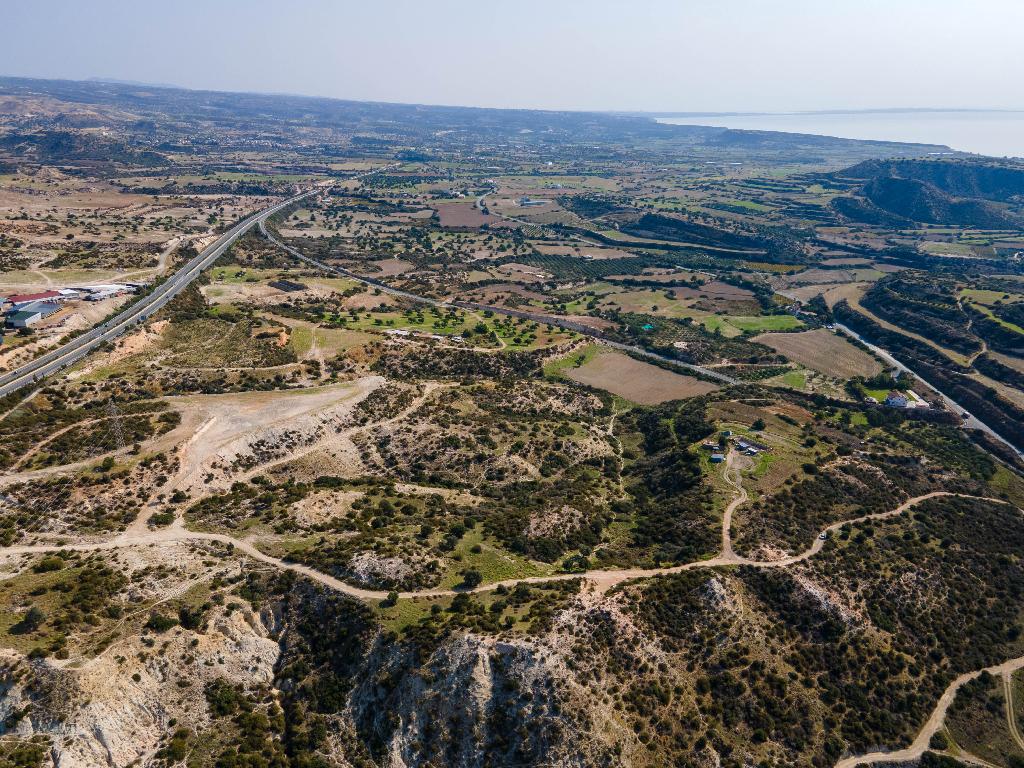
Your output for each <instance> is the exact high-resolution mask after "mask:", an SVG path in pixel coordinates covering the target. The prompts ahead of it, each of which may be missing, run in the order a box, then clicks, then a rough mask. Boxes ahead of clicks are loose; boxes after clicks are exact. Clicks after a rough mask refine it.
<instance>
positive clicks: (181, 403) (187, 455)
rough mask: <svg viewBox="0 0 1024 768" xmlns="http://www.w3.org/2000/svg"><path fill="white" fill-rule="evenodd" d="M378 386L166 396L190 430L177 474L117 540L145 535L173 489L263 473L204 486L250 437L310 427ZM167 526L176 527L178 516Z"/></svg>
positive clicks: (375, 380) (372, 380)
mask: <svg viewBox="0 0 1024 768" xmlns="http://www.w3.org/2000/svg"><path fill="white" fill-rule="evenodd" d="M383 384H384V379H383V377H381V376H366V377H363V378H361V379H356V380H354V381H350V382H344V383H342V384H336V385H330V386H326V387H321V388H318V389H313V390H310V389H304V390H300V391H295V392H290V391H286V392H243V393H237V394H229V395H201V396H195V395H193V396H187V397H182V398H168V401H169V402H171V403H172V404H173V405H174V406H175V407H176V408H177V409H178V410H179V411H181V412H182V413H185V414H188V422H189V427H187V429H188V430H189V431H192V430H194V431H192V434H191V435H189V437H188V438H187V439H186V440H184V442H181V443H180V444H179V446H178V448H177V450H176V453H177V457H178V471H177V472H175V474H174V475H173V476H172V477H171V478H169V479H168V480H167V482H166V483H164V484H163V485H162V486H161V487H160V488H159V489H157V491H156V492H155V493H154V494H153V495H152V496H151V497H150V499H149V501H148V503H147V505H146V511H145V513H144V514H141V515H139V516H138V517H137V518H136V519H135V520H134V521H133V522H132V524H131V525H130V526H129V527H128V529H127V530H126V531H125V532H124V533H123V534H122V540H125V541H131V540H133V537H134V536H136V535H139V534H144V533H146V532H147V531H148V523H149V519H150V517H152V515H153V514H154V513H155V512H157V511H158V510H159V509H160V507H161V506H162V504H161V500H160V497H161V496H164V497H166V496H169V495H170V494H172V493H173V492H174V491H176V490H195V489H200V493H199V494H198V497H201V496H204V495H208V494H209V493H210V492H213V491H216V490H219V489H220V486H221V485H223V484H224V483H227V482H228V480H231V481H233V480H236V479H239V478H240V477H244V476H247V475H254V474H258V473H260V472H263V471H265V470H266V469H267V467H268V466H271V465H272V464H273V463H274V462H271V463H270V464H260V465H259V466H257V467H256V468H254V469H252V470H251V471H249V472H238V473H229V474H228V475H227V476H226V477H225V478H222V481H223V482H221V483H220V484H217V483H213V484H211V483H207V482H206V477H207V474H208V473H210V474H212V471H211V470H212V468H213V465H214V464H215V463H217V462H221V463H223V462H225V461H227V462H229V461H230V459H231V458H233V457H234V456H237V455H239V454H241V453H244V452H245V451H246V450H247V449H248V447H249V445H250V444H251V441H252V440H253V439H256V438H258V437H261V436H270V435H272V434H273V430H275V429H278V428H281V427H283V426H284V425H286V424H287V425H292V426H301V427H303V428H309V429H314V428H315V427H316V425H317V423H319V422H320V421H321V420H323V419H326V418H329V417H330V415H331V414H333V413H335V412H337V411H338V410H339V409H342V408H348V407H352V406H354V405H355V403H356V402H358V401H359V400H361V399H362V398H364V397H366V395H368V394H370V392H372V391H373V390H375V389H377V388H378V387H380V386H382V385H383ZM306 422H308V423H306ZM200 437H202V438H203V439H202V440H200V439H199V438H200ZM332 437H333V435H332ZM318 442H319V441H318ZM172 527H174V528H178V529H180V528H181V520H180V518H179V519H177V520H175V522H174V524H173V526H172Z"/></svg>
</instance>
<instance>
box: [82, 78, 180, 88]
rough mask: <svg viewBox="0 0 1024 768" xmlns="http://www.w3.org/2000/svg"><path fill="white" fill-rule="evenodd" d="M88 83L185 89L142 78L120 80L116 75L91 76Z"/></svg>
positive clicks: (87, 79) (87, 80)
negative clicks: (150, 81) (144, 80)
mask: <svg viewBox="0 0 1024 768" xmlns="http://www.w3.org/2000/svg"><path fill="white" fill-rule="evenodd" d="M85 82H87V83H108V84H110V85H130V86H133V87H135V88H138V87H142V88H175V89H179V90H184V89H182V88H181V86H180V85H171V84H170V83H146V82H143V81H141V80H119V79H118V78H116V77H89V78H86V80H85Z"/></svg>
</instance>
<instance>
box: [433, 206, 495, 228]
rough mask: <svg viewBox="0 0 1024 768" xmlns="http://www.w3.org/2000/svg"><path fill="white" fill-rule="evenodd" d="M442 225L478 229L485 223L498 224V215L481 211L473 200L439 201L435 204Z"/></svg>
mask: <svg viewBox="0 0 1024 768" xmlns="http://www.w3.org/2000/svg"><path fill="white" fill-rule="evenodd" d="M434 210H435V211H437V216H438V218H439V219H440V220H441V226H442V227H458V228H465V229H478V228H479V227H482V226H483V225H484V224H497V223H498V222H500V221H501V219H500V218H498V217H497V216H492V215H491V214H484V213H481V212H480V210H479V209H478V208H477V207H476V206H475V205H473V202H472V201H471V200H467V201H466V202H459V203H438V204H437V205H435V206H434Z"/></svg>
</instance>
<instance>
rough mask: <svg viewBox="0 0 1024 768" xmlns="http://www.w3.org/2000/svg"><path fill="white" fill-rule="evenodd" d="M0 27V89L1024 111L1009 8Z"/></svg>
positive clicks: (340, 14)
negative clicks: (59, 82) (101, 84)
mask: <svg viewBox="0 0 1024 768" xmlns="http://www.w3.org/2000/svg"><path fill="white" fill-rule="evenodd" d="M4 10H5V14H4V22H5V29H7V31H8V34H7V35H6V36H5V40H4V43H5V44H4V46H2V47H0V71H8V72H14V73H18V74H20V75H21V76H27V77H37V78H44V79H45V78H51V79H56V78H61V79H73V80H77V79H81V78H83V77H89V76H94V77H99V78H101V79H111V80H128V81H135V82H142V83H168V84H169V83H174V84H176V85H177V86H178V87H181V88H185V89H189V90H211V91H221V92H229V93H260V94H296V95H299V94H314V95H315V96H314V97H320V98H334V99H346V100H352V101H379V102H383V103H390V104H436V105H474V106H478V107H482V108H491V109H536V110H551V111H566V112H644V113H653V112H659V113H673V112H694V111H698V110H699V111H700V112H702V113H723V112H735V111H742V112H748V113H774V112H779V111H784V112H822V111H834V110H876V109H903V108H907V107H906V105H908V104H909V105H925V106H926V107H928V108H936V109H937V108H941V107H942V105H947V104H954V105H957V107H956V108H959V109H982V110H985V109H1013V110H1016V109H1024V104H1020V103H1019V102H1020V96H1019V94H1018V93H1017V90H1018V89H1014V88H1013V87H1012V84H1013V83H1015V82H1019V81H1020V80H1021V78H1022V77H1024V59H1022V57H1021V56H1020V55H1019V48H1020V46H1019V40H1018V39H1017V38H1018V30H1019V29H1021V28H1024V3H1020V2H1015V1H1014V0H977V2H972V3H967V2H964V0H901V2H899V3H893V2H891V0H856V1H854V0H840V2H834V3H822V2H820V0H776V2H773V3H765V2H763V0H724V1H723V2H717V3H711V2H708V1H707V0H687V2H678V0H637V2H634V3H628V4H626V3H621V2H617V1H616V0H560V2H558V3H550V2H546V1H545V0H519V2H517V3H515V4H514V5H506V6H498V7H482V6H480V5H479V4H478V3H474V2H470V0H438V2H436V3H421V2H417V1H416V0H394V1H393V2H391V3H387V4H371V3H362V2H347V3H338V2H336V1H335V0H296V2H293V3H289V4H281V3H275V2H271V0H244V1H243V0H218V1H217V2H215V3H209V2H200V0H180V2H178V3H174V4H166V3H165V4H157V3H153V4H150V3H132V4H129V3H125V2H123V0H94V2H90V3H74V2H71V1H70V0H34V1H33V2H32V3H12V4H11V7H10V8H5V9H4ZM1011 101H1012V102H1015V103H1012V104H1011V103H1008V102H1011ZM935 105H939V106H935ZM910 108H915V107H913V106H911V107H910ZM918 108H919V107H918Z"/></svg>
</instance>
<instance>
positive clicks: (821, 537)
mask: <svg viewBox="0 0 1024 768" xmlns="http://www.w3.org/2000/svg"><path fill="white" fill-rule="evenodd" d="M818 538H819V539H821V540H822V541H824V540H825V539H827V538H828V531H822V532H821V533H819V534H818Z"/></svg>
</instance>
